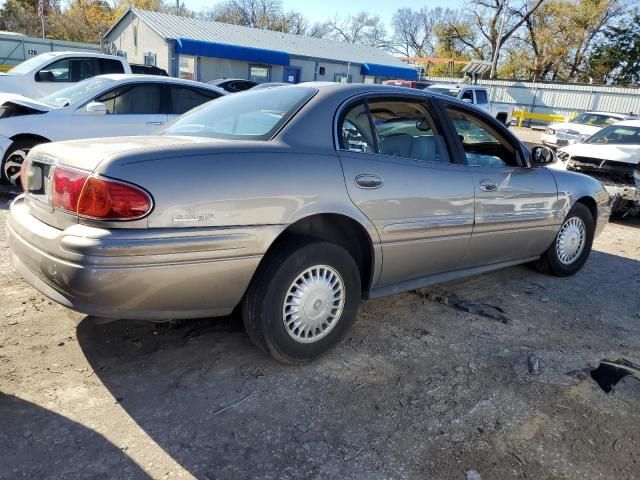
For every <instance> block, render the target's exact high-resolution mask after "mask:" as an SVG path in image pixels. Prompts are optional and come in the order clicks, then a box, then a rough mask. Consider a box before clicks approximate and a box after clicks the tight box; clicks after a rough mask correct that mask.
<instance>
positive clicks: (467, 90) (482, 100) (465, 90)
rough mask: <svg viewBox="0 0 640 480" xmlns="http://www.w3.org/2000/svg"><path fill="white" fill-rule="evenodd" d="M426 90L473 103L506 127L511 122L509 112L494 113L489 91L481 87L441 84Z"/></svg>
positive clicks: (499, 111)
mask: <svg viewBox="0 0 640 480" xmlns="http://www.w3.org/2000/svg"><path fill="white" fill-rule="evenodd" d="M425 90H431V91H435V92H438V93H442V94H444V95H449V96H451V97H455V98H457V99H459V100H462V101H464V102H468V103H471V104H472V105H475V106H476V107H478V108H481V109H482V110H484V111H485V112H487V113H488V114H490V115H493V116H494V117H496V118H497V119H498V120H499V121H500V122H502V123H504V124H505V125H507V122H508V121H509V112H507V111H506V110H505V111H502V110H500V109H498V111H494V108H493V105H492V104H491V101H490V100H489V91H488V90H487V89H486V88H485V87H480V86H478V85H464V84H461V85H458V84H454V83H451V84H445V83H439V84H435V85H431V86H429V87H427V88H426V89H425Z"/></svg>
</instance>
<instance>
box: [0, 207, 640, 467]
mask: <svg viewBox="0 0 640 480" xmlns="http://www.w3.org/2000/svg"><path fill="white" fill-rule="evenodd" d="M8 201H9V199H8V197H4V198H3V197H0V238H1V239H2V240H0V305H1V307H0V311H1V312H2V313H1V314H0V479H14V478H38V479H40V478H61V479H62V478H64V479H70V478H98V479H99V478H105V479H106V478H117V479H125V478H135V479H138V478H141V479H142V478H158V479H162V478H193V477H195V478H199V479H263V478H264V479H294V478H296V479H363V480H364V479H366V480H369V479H371V480H378V479H380V480H382V479H435V480H440V479H465V477H468V478H474V475H473V473H472V472H471V471H475V472H478V473H479V474H480V475H481V477H482V479H484V480H487V479H509V478H528V479H550V478H554V479H559V478H562V479H580V480H584V479H616V480H620V479H637V478H640V463H639V462H640V408H639V407H640V395H638V388H637V385H636V384H635V383H634V382H636V383H637V381H636V380H635V379H633V378H631V377H625V378H624V379H623V380H622V381H621V382H620V383H619V384H618V385H617V386H616V387H615V388H614V390H613V391H612V392H610V393H605V392H604V391H603V390H602V389H601V388H600V387H599V385H598V384H597V383H596V382H595V381H594V380H593V379H592V378H591V377H590V375H589V371H590V370H591V369H593V368H595V367H597V366H598V363H599V361H600V360H602V359H605V358H606V359H610V360H617V359H620V358H626V359H628V360H630V361H632V362H635V363H640V220H638V219H627V220H623V221H618V222H615V223H611V224H609V225H608V226H607V228H606V230H605V232H604V233H603V235H602V236H601V237H600V238H599V239H598V240H597V241H596V243H595V247H594V252H593V254H592V256H591V258H590V260H589V261H588V263H587V265H586V266H585V268H584V269H583V270H582V271H581V272H580V273H578V274H577V275H575V276H574V277H571V278H564V279H561V278H555V277H549V276H544V275H541V274H538V273H536V272H534V271H533V270H531V269H529V268H527V267H515V268H510V269H506V270H503V271H499V272H495V273H491V274H486V275H482V276H478V277H474V278H470V279H467V280H465V281H456V282H452V283H448V284H443V285H439V286H437V287H433V288H430V289H424V290H421V291H420V292H410V293H404V294H401V295H396V296H393V297H389V298H385V299H381V300H376V301H369V302H365V303H364V304H363V305H362V308H361V311H360V314H359V317H358V321H357V322H356V324H355V327H354V329H353V330H352V332H351V334H350V335H349V336H348V338H347V340H346V341H345V342H344V343H342V344H341V345H340V346H339V347H338V348H336V349H335V350H334V351H333V352H332V353H330V354H329V355H328V356H326V357H325V358H323V359H321V360H319V361H318V362H316V363H313V364H311V365H308V366H304V367H287V366H282V365H279V364H277V363H275V362H273V361H272V360H270V359H268V358H266V357H265V356H263V355H262V354H261V353H260V352H259V351H258V350H257V349H256V348H254V347H253V345H252V344H251V342H250V341H249V339H248V337H247V336H246V334H245V333H244V332H243V331H242V329H240V328H239V326H238V324H237V322H235V321H234V320H232V319H229V318H223V319H206V320H195V321H182V322H177V323H170V324H152V323H145V322H137V321H127V320H119V321H116V322H113V323H107V324H100V322H99V321H98V320H97V319H95V318H92V317H86V316H84V315H81V314H78V313H74V312H72V311H70V310H67V309H65V308H64V307H61V306H59V305H57V304H55V303H52V302H51V301H49V300H48V299H47V298H45V297H43V296H42V295H40V294H39V293H37V292H36V291H35V290H34V289H33V288H31V287H30V286H29V285H28V284H27V283H26V282H25V281H23V280H22V279H21V278H19V277H18V276H17V275H16V274H15V273H14V272H13V271H12V270H11V268H10V266H9V263H8V249H7V246H6V243H5V242H4V240H3V239H4V237H5V236H4V225H5V219H6V214H7V208H8ZM455 300H461V301H463V302H473V301H475V302H479V303H484V304H488V305H491V306H494V307H498V308H499V309H502V310H503V311H504V317H505V318H503V321H500V319H499V318H491V316H493V317H500V315H495V314H496V312H497V313H500V311H499V310H497V309H495V308H489V307H486V309H485V311H484V313H487V312H488V316H487V315H482V314H477V313H469V312H464V311H461V310H459V309H455V308H453V307H452V306H451V305H450V304H451V303H453V301H455ZM442 302H448V303H449V305H447V304H444V303H442ZM480 313H483V312H480ZM492 314H493V315H492ZM536 367H537V368H536ZM476 478H477V477H476Z"/></svg>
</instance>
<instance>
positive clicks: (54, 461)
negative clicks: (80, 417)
mask: <svg viewBox="0 0 640 480" xmlns="http://www.w3.org/2000/svg"><path fill="white" fill-rule="evenodd" d="M0 419H1V420H0V421H1V422H2V426H1V427H0V452H2V453H0V479H7V480H8V479H14V478H39V479H45V478H79V477H80V476H82V477H83V478H132V479H144V478H150V477H149V476H148V475H147V474H146V473H145V472H144V470H142V469H141V468H140V467H139V466H138V465H137V464H136V463H135V462H134V461H133V460H131V459H130V458H129V457H128V456H127V455H125V454H124V453H123V452H122V450H120V449H119V448H117V447H116V446H115V445H113V444H111V443H110V442H109V441H108V440H107V439H106V438H104V437H103V436H102V435H100V434H99V433H96V432H94V431H93V430H91V429H89V428H87V427H85V426H83V425H81V424H79V423H76V422H74V421H72V420H69V419H68V418H65V417H64V416H62V415H58V414H56V413H53V412H51V411H49V410H47V409H44V408H42V407H39V406H37V405H35V404H33V403H31V402H28V401H25V400H22V399H20V398H18V397H15V396H13V395H5V394H3V393H0ZM79 465H82V474H81V475H79V472H78V466H79Z"/></svg>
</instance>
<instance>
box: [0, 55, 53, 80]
mask: <svg viewBox="0 0 640 480" xmlns="http://www.w3.org/2000/svg"><path fill="white" fill-rule="evenodd" d="M47 57H51V58H53V55H46V56H43V55H38V56H37V57H32V58H30V59H29V60H25V61H24V62H22V63H19V64H18V65H16V66H15V67H13V68H12V69H11V70H9V71H8V72H7V74H8V75H24V74H25V73H29V72H30V71H31V70H33V69H34V68H36V67H37V66H38V65H42V64H43V63H44V62H46V61H47V60H48V58H47Z"/></svg>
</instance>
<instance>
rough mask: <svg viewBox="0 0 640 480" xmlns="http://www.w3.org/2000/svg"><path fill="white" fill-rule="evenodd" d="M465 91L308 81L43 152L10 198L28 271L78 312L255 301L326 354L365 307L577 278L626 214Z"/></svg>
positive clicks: (291, 340) (13, 244)
mask: <svg viewBox="0 0 640 480" xmlns="http://www.w3.org/2000/svg"><path fill="white" fill-rule="evenodd" d="M552 155H553V153H552V152H551V151H550V150H548V149H547V147H534V149H533V151H532V152H529V151H528V150H527V149H526V148H525V147H524V146H523V145H522V144H521V143H520V142H519V141H518V140H517V139H516V138H515V137H514V136H513V135H512V134H511V133H510V132H509V131H508V130H507V129H506V128H505V127H504V126H503V125H501V124H500V123H499V122H498V121H497V120H495V119H493V118H491V117H490V116H488V115H487V114H485V113H483V112H482V111H480V110H478V109H476V108H474V107H473V106H469V105H467V104H466V103H463V102H461V101H459V100H456V99H454V98H450V97H444V96H440V95H438V94H436V93H429V92H421V91H410V90H408V89H401V88H395V87H387V86H376V85H363V84H361V85H355V84H353V85H340V84H304V85H297V86H287V87H281V88H276V89H265V90H257V91H254V92H251V91H249V92H246V93H242V94H239V95H230V96H227V97H222V98H220V99H219V100H216V101H215V102H211V103H208V104H206V105H204V106H201V107H199V108H198V109H196V110H193V111H191V112H189V113H187V114H185V115H184V116H182V117H180V118H179V119H178V120H177V121H176V122H175V123H173V124H172V125H170V126H169V127H168V128H166V130H164V132H162V133H160V134H159V135H154V136H146V137H120V138H105V139H99V140H95V139H94V140H77V141H68V142H60V143H50V144H45V145H40V146H37V147H35V148H34V149H33V150H31V152H30V154H29V156H28V157H27V161H26V163H25V165H24V168H23V169H22V184H23V185H24V187H25V193H24V194H23V195H22V196H20V197H18V198H17V199H16V200H15V201H14V202H13V204H12V205H11V210H10V215H9V223H8V237H9V245H10V248H11V259H12V262H13V265H14V266H15V268H16V270H17V271H18V272H20V273H21V274H22V275H23V276H24V278H26V279H27V280H28V281H29V282H30V283H31V284H32V285H33V286H34V287H36V288H37V289H38V290H40V291H41V292H43V293H44V294H45V295H47V296H49V297H50V298H52V299H53V300H55V301H57V302H59V303H61V304H63V305H66V306H67V307H70V308H72V309H74V310H77V311H80V312H84V313H87V314H91V315H97V316H103V317H112V318H133V319H153V320H158V319H171V318H174V319H175V318H192V317H205V316H216V315H226V314H229V313H230V312H232V311H233V310H234V309H236V308H237V307H238V308H240V309H241V311H242V315H243V319H244V323H245V326H246V329H247V331H248V333H249V335H250V337H251V338H252V339H253V341H254V342H255V343H256V345H257V346H258V347H260V348H261V349H262V350H263V351H265V352H267V353H269V354H270V355H272V356H273V357H274V358H276V359H277V360H280V361H283V362H289V363H301V362H306V361H310V360H312V359H315V358H316V357H318V356H319V355H321V354H323V353H324V352H326V351H327V350H329V349H330V348H331V347H332V346H334V345H335V344H336V343H337V342H339V341H340V339H342V338H343V337H344V336H345V334H346V332H347V331H348V330H349V328H350V327H351V325H352V323H353V322H354V320H355V318H356V313H357V310H358V304H359V302H360V300H361V299H363V298H364V299H369V298H377V297H382V296H385V295H391V294H394V293H397V292H401V291H405V290H410V289H415V288H419V287H423V286H425V285H428V284H433V283H436V282H442V281H445V280H451V279H455V278H459V277H463V276H467V275H471V274H477V273H481V272H487V271H490V270H494V269H498V268H503V267H508V266H511V265H516V264H521V263H530V262H531V263H534V264H535V265H536V266H537V267H538V268H539V269H540V270H541V271H544V272H548V273H550V274H553V275H559V276H566V275H571V274H573V273H575V272H577V271H578V270H579V269H580V268H581V267H582V266H583V265H584V263H585V261H586V260H587V258H588V256H589V253H590V250H591V244H592V241H593V239H594V236H595V235H597V234H598V233H599V232H600V231H601V230H602V229H603V227H604V226H605V224H606V222H607V220H608V217H609V207H608V198H609V197H608V195H607V193H606V192H605V191H604V190H603V187H602V186H601V185H600V183H599V182H597V181H596V180H594V179H592V178H589V177H586V176H584V175H581V174H578V173H573V172H564V171H552V170H549V169H547V168H544V167H543V166H541V165H540V162H543V161H544V162H548V161H551V160H552V158H551V157H552Z"/></svg>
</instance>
